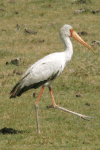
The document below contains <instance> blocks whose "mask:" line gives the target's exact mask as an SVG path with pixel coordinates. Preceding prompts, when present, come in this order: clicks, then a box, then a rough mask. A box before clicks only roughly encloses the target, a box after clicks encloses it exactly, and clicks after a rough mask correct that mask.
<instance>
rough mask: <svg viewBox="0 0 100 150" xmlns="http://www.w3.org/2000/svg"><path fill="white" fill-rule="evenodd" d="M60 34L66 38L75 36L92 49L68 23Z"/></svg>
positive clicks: (62, 37)
mask: <svg viewBox="0 0 100 150" xmlns="http://www.w3.org/2000/svg"><path fill="white" fill-rule="evenodd" d="M59 35H60V37H61V39H64V38H66V37H73V38H74V39H75V40H77V41H78V42H80V43H81V44H83V45H85V46H86V47H88V48H89V49H92V48H91V47H90V46H89V45H88V44H87V43H86V42H85V41H84V40H83V39H82V38H81V37H80V36H79V35H78V34H77V33H76V32H75V31H74V30H73V28H72V27H71V26H70V25H68V24H65V25H64V26H63V27H62V28H61V29H60V31H59Z"/></svg>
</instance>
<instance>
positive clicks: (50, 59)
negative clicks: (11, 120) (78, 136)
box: [10, 24, 91, 133]
mask: <svg viewBox="0 0 100 150" xmlns="http://www.w3.org/2000/svg"><path fill="white" fill-rule="evenodd" d="M59 35H60V38H61V40H62V42H63V44H64V46H65V50H64V51H63V52H55V53H52V54H49V55H47V56H45V57H44V58H42V59H40V60H38V61H37V62H36V63H34V64H33V65H32V66H31V67H30V68H29V69H28V70H27V71H26V72H25V73H24V74H23V75H22V77H21V79H20V80H19V81H18V83H17V84H16V85H15V86H14V87H13V89H12V91H11V92H10V98H15V97H16V96H21V95H22V93H24V92H26V91H28V90H29V89H32V88H34V89H36V88H38V87H40V86H42V89H41V91H40V94H39V96H38V98H37V100H36V103H35V109H36V121H37V133H40V128H39V117H38V104H39V100H40V98H41V95H42V93H43V90H44V87H48V88H49V91H50V95H51V99H52V104H53V105H52V106H50V107H49V108H56V109H60V110H63V111H66V112H69V113H72V114H74V115H77V116H79V117H80V118H83V119H87V120H88V118H91V117H89V116H85V115H82V114H79V113H76V112H73V111H70V110H68V109H65V108H63V107H60V106H58V105H56V103H55V100H54V97H53V93H52V90H51V84H52V82H53V81H54V80H55V79H56V78H57V77H58V76H59V75H60V74H61V73H62V71H63V70H64V68H65V66H66V65H67V64H68V62H69V61H70V60H71V58H72V55H73V46H72V43H71V41H70V37H73V38H74V39H75V40H77V41H78V42H80V43H81V44H83V45H85V46H86V47H88V48H89V49H91V47H90V46H89V45H88V44H87V43H86V42H85V41H84V40H83V39H82V38H81V37H80V36H79V35H78V34H77V33H76V32H75V31H74V30H73V28H72V27H71V26H70V25H67V24H65V25H64V26H63V27H62V28H61V29H60V31H59Z"/></svg>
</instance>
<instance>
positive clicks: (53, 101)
mask: <svg viewBox="0 0 100 150" xmlns="http://www.w3.org/2000/svg"><path fill="white" fill-rule="evenodd" d="M49 91H50V95H51V99H52V103H53V106H57V105H56V103H55V100H54V97H53V94H52V90H51V87H49Z"/></svg>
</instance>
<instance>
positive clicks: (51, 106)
mask: <svg viewBox="0 0 100 150" xmlns="http://www.w3.org/2000/svg"><path fill="white" fill-rule="evenodd" d="M47 108H56V109H60V110H63V111H66V112H69V113H72V114H74V115H77V116H79V117H80V119H81V118H82V119H84V120H87V121H90V119H91V118H95V117H89V116H85V115H82V114H79V113H76V112H73V111H71V110H68V109H66V108H63V107H60V106H58V105H50V106H47Z"/></svg>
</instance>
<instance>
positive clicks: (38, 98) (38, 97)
mask: <svg viewBox="0 0 100 150" xmlns="http://www.w3.org/2000/svg"><path fill="white" fill-rule="evenodd" d="M43 90H44V86H43V87H42V89H41V91H40V94H39V96H38V98H37V101H36V103H38V102H39V100H40V98H41V95H42V93H43Z"/></svg>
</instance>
